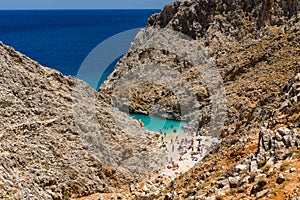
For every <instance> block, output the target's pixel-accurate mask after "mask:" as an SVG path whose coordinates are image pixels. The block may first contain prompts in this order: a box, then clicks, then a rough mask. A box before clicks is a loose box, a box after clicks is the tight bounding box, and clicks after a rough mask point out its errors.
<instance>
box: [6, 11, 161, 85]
mask: <svg viewBox="0 0 300 200" xmlns="http://www.w3.org/2000/svg"><path fill="white" fill-rule="evenodd" d="M157 12H159V10H1V11H0V40H1V41H2V42H3V43H4V44H6V45H9V46H12V47H14V48H15V49H16V50H17V51H20V52H21V53H23V54H25V55H27V56H29V57H30V58H32V59H33V60H36V61H38V62H39V63H40V64H42V65H44V66H47V67H50V68H53V69H57V70H58V71H60V72H61V73H62V74H64V75H71V76H77V75H78V71H79V68H80V66H81V65H82V63H83V62H84V60H85V58H86V57H87V56H88V55H89V53H90V52H91V51H92V50H93V49H94V48H95V47H97V46H98V45H99V44H101V43H102V42H103V41H105V40H107V39H109V38H110V37H112V36H114V35H116V34H119V33H122V32H124V31H127V30H131V29H137V28H143V27H145V26H146V24H147V19H148V18H149V17H150V16H151V15H152V14H154V13H157ZM112 48H113V47H112ZM108 53H109V52H108ZM121 57H122V55H118V56H117V58H116V59H115V60H113V61H112V62H111V63H109V64H108V66H99V68H105V69H106V71H105V73H103V76H102V77H101V78H100V80H99V82H98V84H96V85H92V87H93V88H95V89H97V88H98V87H99V86H100V85H101V84H102V82H103V81H104V80H105V79H106V77H107V76H108V75H109V74H110V73H111V72H112V70H113V67H114V66H115V64H116V63H117V61H118V60H119V59H120V58H121ZM83 79H86V80H85V81H86V82H89V80H88V79H89V77H87V76H85V77H84V78H83Z"/></svg>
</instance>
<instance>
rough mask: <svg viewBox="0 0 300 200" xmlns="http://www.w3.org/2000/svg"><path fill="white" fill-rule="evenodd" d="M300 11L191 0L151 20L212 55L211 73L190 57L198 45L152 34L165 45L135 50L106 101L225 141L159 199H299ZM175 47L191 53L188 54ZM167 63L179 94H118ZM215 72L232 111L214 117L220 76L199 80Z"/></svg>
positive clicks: (104, 90)
mask: <svg viewBox="0 0 300 200" xmlns="http://www.w3.org/2000/svg"><path fill="white" fill-rule="evenodd" d="M299 9H300V7H299V1H297V0H296V1H283V0H278V1H272V0H257V1H255V0H249V1H240V0H236V1H226V0H221V1H214V0H202V1H200V0H191V1H184V2H179V1H176V2H175V3H173V4H169V5H166V6H165V7H164V9H163V10H162V11H161V12H160V13H157V14H155V15H153V16H152V17H150V19H149V23H148V28H147V29H153V28H154V29H155V28H157V30H158V32H160V31H161V30H168V29H169V30H174V31H175V32H178V33H183V34H184V35H185V36H187V37H188V39H187V40H189V41H193V42H192V43H194V44H197V45H198V47H199V48H200V49H201V51H202V52H205V53H204V55H205V58H204V59H205V60H206V61H210V65H206V64H207V63H208V62H199V63H197V64H198V65H199V66H197V65H195V62H193V59H191V57H197V56H198V55H199V54H197V53H198V52H196V51H194V50H195V49H194V48H193V45H192V44H187V43H186V42H185V41H183V40H181V39H180V38H179V37H178V38H177V37H173V38H176V39H177V40H172V39H170V38H172V37H169V36H168V34H167V36H166V38H168V39H170V43H174V44H175V45H174V46H172V45H165V44H166V43H165V42H162V41H164V40H162V39H160V38H159V37H153V38H155V39H152V38H151V31H149V32H150V33H147V29H146V30H145V31H144V32H146V33H147V34H145V36H144V38H147V37H148V38H150V40H149V41H151V42H152V43H155V41H156V40H157V39H158V40H159V41H160V42H158V43H161V44H162V45H161V46H159V45H158V46H155V45H149V46H147V45H142V48H139V49H137V48H134V45H133V47H132V48H131V49H130V51H129V53H128V54H126V55H125V56H124V57H123V58H122V59H121V61H120V62H119V63H118V64H117V66H116V68H115V71H114V72H113V73H112V75H111V76H110V77H109V78H108V80H107V81H106V82H105V83H104V85H103V86H102V87H101V88H100V98H101V99H103V100H104V101H106V102H107V103H111V102H112V103H113V104H115V105H117V106H118V107H119V108H121V109H122V108H125V110H126V111H128V110H129V111H130V112H134V113H145V114H148V113H150V114H156V115H159V116H163V117H167V118H175V119H189V120H192V122H191V123H190V126H191V127H192V128H193V127H194V128H197V127H203V126H204V127H209V128H210V129H212V130H214V132H215V131H219V132H220V133H221V134H220V138H223V139H222V142H221V143H220V144H219V145H218V146H217V147H216V148H215V150H214V151H212V153H211V154H210V155H208V156H207V157H206V158H205V159H204V161H203V163H201V164H199V165H198V166H196V167H194V168H193V169H192V170H190V171H189V172H188V173H186V174H183V175H181V176H180V177H178V178H177V179H176V180H175V181H173V182H171V183H170V184H169V186H168V187H166V188H165V190H162V191H160V192H161V194H160V195H157V193H155V194H156V196H155V198H157V199H159V198H161V199H222V198H223V199H234V198H236V199H243V198H244V199H259V198H262V197H265V198H267V199H285V198H287V199H288V198H290V199H292V198H293V197H297V196H299V192H298V190H299V189H298V185H299V177H297V173H299V170H298V167H299V165H298V161H299V156H298V154H299V128H300V127H299V121H300V118H299V107H300V106H299V94H300V91H299V83H298V81H297V80H298V78H297V77H298V76H299V75H298V73H299V63H300V41H299V35H300V21H299V19H300V18H299V17H300V16H299ZM142 32H143V31H142ZM149 35H150V36H149ZM179 35H180V34H179ZM137 40H139V36H138V37H137ZM176 45H177V46H178V48H182V49H183V50H190V51H187V53H186V54H181V53H180V50H178V49H176ZM169 46H172V47H173V49H170V48H168V47H169ZM145 47H148V48H145ZM186 47H188V48H186ZM189 47H191V48H189ZM178 52H179V53H178ZM176 53H177V54H176ZM201 55H202V54H201ZM163 64H165V65H167V66H168V67H169V68H168V69H169V71H172V72H176V74H177V77H182V79H184V80H185V82H184V84H181V85H182V87H181V89H179V90H176V89H174V87H172V85H176V83H177V79H176V78H175V79H174V80H171V79H170V83H171V84H166V85H160V84H155V83H151V82H150V83H149V82H147V84H146V85H140V87H139V88H138V89H136V90H126V88H130V87H131V85H132V84H134V83H135V82H134V81H133V82H128V85H126V86H124V87H123V88H122V89H123V91H127V92H126V95H124V93H122V92H120V91H121V90H118V89H116V88H118V87H117V86H118V84H119V80H121V79H122V77H123V76H124V75H125V76H126V74H127V72H128V71H134V70H133V69H139V68H141V66H148V68H147V67H143V70H140V71H138V72H140V73H141V72H143V71H147V69H150V70H151V71H152V68H155V69H156V68H157V69H164V68H165V66H164V65H163ZM149 66H151V67H152V68H151V67H149ZM153 66H155V67H153ZM210 67H212V68H213V69H217V71H218V73H219V75H220V76H221V78H222V81H219V82H218V84H216V85H220V84H221V85H220V86H221V87H222V88H223V89H224V91H225V97H226V101H225V102H226V106H225V107H224V106H223V107H221V108H220V107H215V108H217V114H216V115H213V114H212V113H214V109H213V108H214V107H213V102H214V101H217V102H219V103H220V104H222V103H224V101H221V98H220V95H218V96H217V97H216V98H214V95H215V94H216V93H214V92H212V88H211V87H210V86H209V84H208V83H209V81H211V80H213V76H212V77H209V79H208V80H207V78H208V77H205V76H201V75H200V76H197V75H199V73H200V74H201V73H202V74H203V73H204V74H205V71H206V70H209V69H210ZM295 72H296V73H295ZM150 74H151V73H150ZM152 74H153V75H154V73H152ZM171 74H172V73H171ZM170 76H171V75H170ZM161 77H162V79H164V78H165V76H161ZM135 80H137V79H135ZM137 83H138V82H137ZM161 83H166V82H161ZM184 91H191V93H189V94H192V95H194V96H195V98H194V97H193V99H196V101H197V102H196V103H195V102H193V101H192V100H191V99H189V98H188V96H184V95H183V96H182V98H181V96H180V95H176V93H177V94H183V93H184ZM148 94H149V95H148ZM122 95H124V96H122ZM192 95H190V96H189V97H191V96H192ZM120 96H122V97H123V98H118V97H120ZM111 100H112V101H111ZM191 102H193V103H195V104H192V106H191V107H192V109H191V111H188V112H187V113H188V114H187V115H185V113H183V112H182V111H185V109H182V106H183V107H184V106H185V105H191ZM196 104H197V106H195V105H196ZM224 108H227V110H226V114H227V117H226V121H225V123H224V126H223V127H218V126H214V127H212V126H211V125H212V124H211V123H210V122H211V121H212V118H215V119H219V118H220V117H221V118H223V119H224V114H223V113H224V110H223V109H224ZM213 125H216V124H213ZM216 127H217V129H216ZM214 132H210V133H212V134H213V133H214ZM287 177H291V178H287ZM151 195H153V193H149V194H148V195H146V196H147V197H148V198H150V196H151ZM142 196H143V195H142ZM143 198H146V197H145V195H144V196H143ZM152 198H153V197H152ZM150 199H151V198H150Z"/></svg>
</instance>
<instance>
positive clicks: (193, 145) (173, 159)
mask: <svg viewBox="0 0 300 200" xmlns="http://www.w3.org/2000/svg"><path fill="white" fill-rule="evenodd" d="M175 130H176V129H174V133H172V134H168V135H167V133H166V132H163V130H159V133H160V137H161V142H162V145H161V148H164V149H165V151H166V153H167V157H166V163H167V164H166V166H167V168H168V169H177V168H179V164H178V163H180V162H182V161H185V160H191V161H193V162H197V161H199V160H201V158H202V157H203V156H204V155H205V152H206V150H207V148H208V146H207V145H206V144H204V141H203V135H204V133H205V132H206V130H205V129H200V130H197V131H196V132H193V133H177V131H175Z"/></svg>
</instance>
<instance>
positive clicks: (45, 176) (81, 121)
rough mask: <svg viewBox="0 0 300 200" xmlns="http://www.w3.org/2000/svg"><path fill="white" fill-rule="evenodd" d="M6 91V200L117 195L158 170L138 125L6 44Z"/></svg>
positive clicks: (0, 179) (149, 140) (1, 175)
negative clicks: (100, 193) (110, 193)
mask: <svg viewBox="0 0 300 200" xmlns="http://www.w3.org/2000/svg"><path fill="white" fill-rule="evenodd" d="M0 93H1V95H0V118H1V120H0V138H1V140H0V199H30V200H32V199H69V198H71V197H72V198H74V197H81V196H86V195H90V194H93V193H96V192H102V193H108V192H118V191H120V190H123V189H128V188H129V185H130V184H131V183H134V182H136V181H138V180H140V179H141V178H145V177H146V176H148V175H149V174H151V172H153V170H156V169H157V167H159V166H160V165H159V159H157V160H158V161H157V160H153V159H155V158H156V157H154V156H157V155H159V154H157V153H159V152H156V153H155V149H156V144H157V143H156V139H155V135H153V134H152V133H149V132H148V131H146V130H145V129H143V128H141V127H140V124H139V123H138V122H137V121H136V120H133V119H131V118H129V117H128V116H127V115H126V114H124V113H121V112H120V111H118V110H115V109H113V108H112V107H110V106H109V105H107V104H106V103H104V102H102V101H100V100H98V99H97V97H96V96H97V95H96V91H94V90H93V89H91V88H90V87H89V86H88V85H87V84H86V83H83V82H81V81H78V80H76V79H75V78H73V77H64V76H63V75H62V74H61V73H59V72H57V71H55V70H52V69H48V68H45V67H42V66H40V65H39V64H38V63H36V62H34V61H32V60H31V59H29V58H28V57H26V56H24V55H22V54H20V53H18V52H16V51H15V50H14V49H13V48H11V47H7V46H5V45H3V44H2V43H0ZM152 150H154V151H153V152H152V153H151V151H152Z"/></svg>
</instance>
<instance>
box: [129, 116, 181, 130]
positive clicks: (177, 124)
mask: <svg viewBox="0 0 300 200" xmlns="http://www.w3.org/2000/svg"><path fill="white" fill-rule="evenodd" d="M129 115H130V116H131V117H134V118H135V119H137V120H141V121H142V122H143V123H144V125H145V128H146V129H147V130H149V131H154V132H159V130H161V131H162V132H163V133H167V134H172V133H174V129H175V130H176V133H182V132H183V129H182V127H183V126H186V125H187V123H186V122H182V121H176V120H168V119H163V118H160V117H156V116H148V115H142V114H129Z"/></svg>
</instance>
